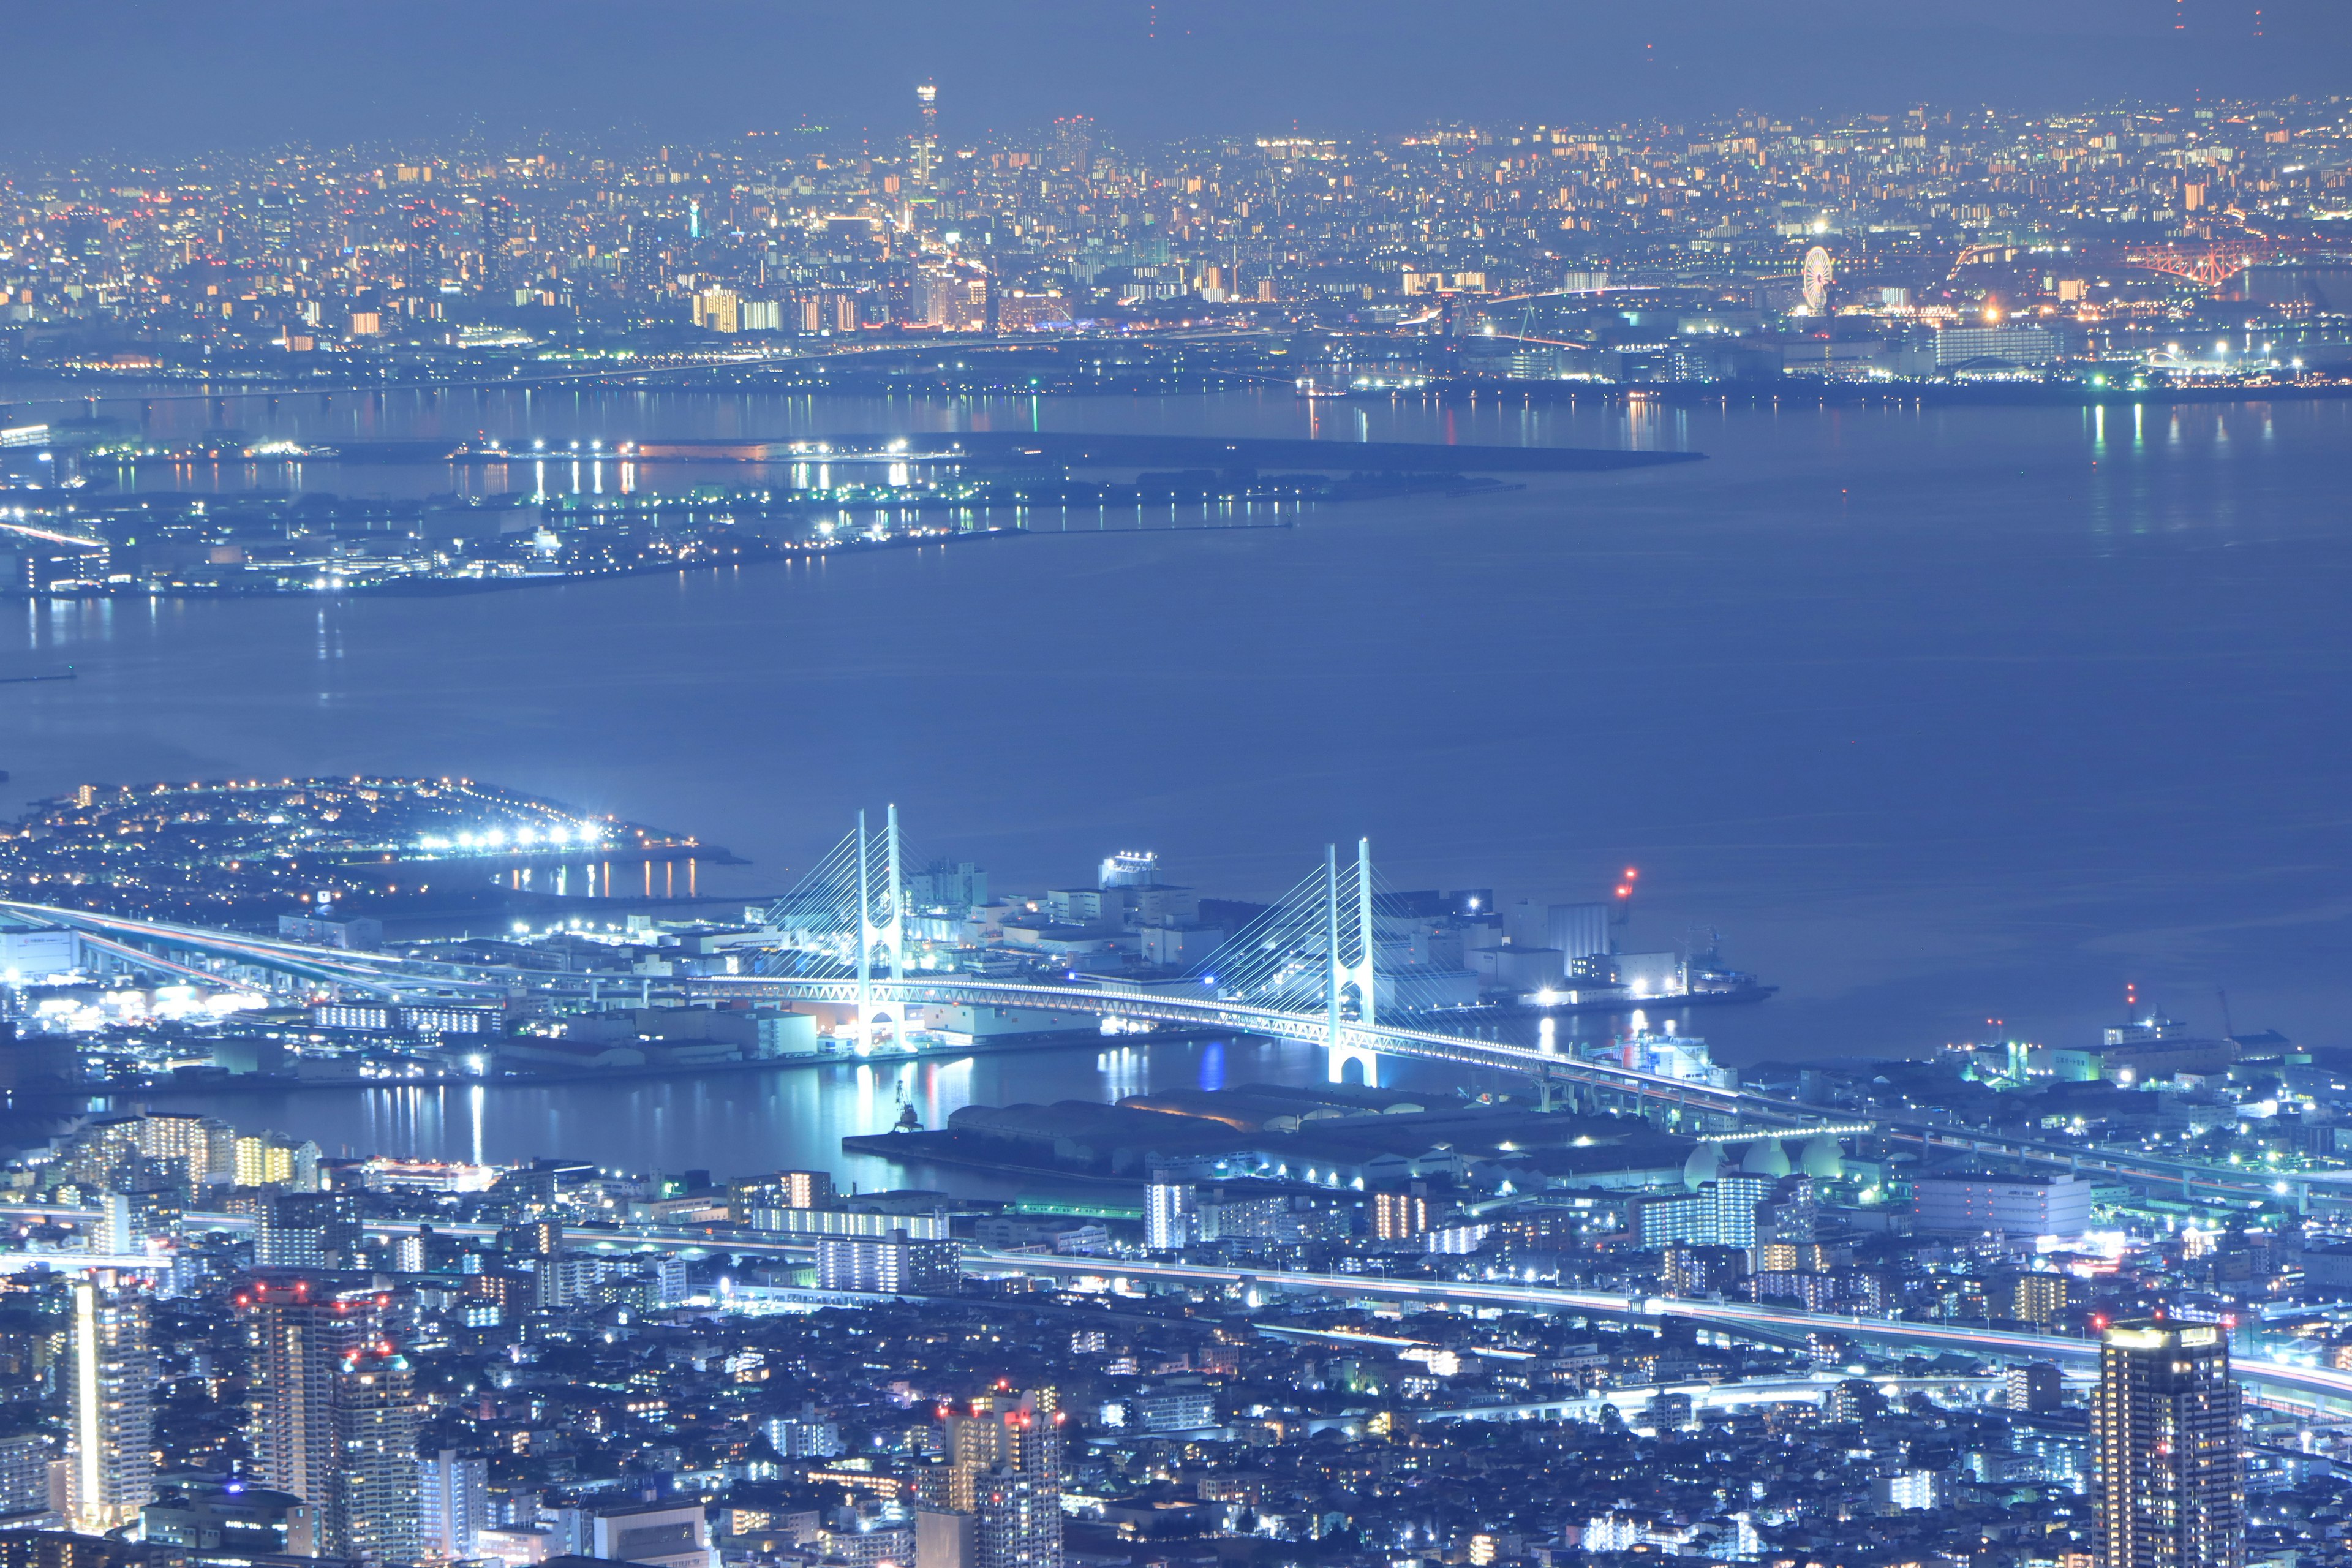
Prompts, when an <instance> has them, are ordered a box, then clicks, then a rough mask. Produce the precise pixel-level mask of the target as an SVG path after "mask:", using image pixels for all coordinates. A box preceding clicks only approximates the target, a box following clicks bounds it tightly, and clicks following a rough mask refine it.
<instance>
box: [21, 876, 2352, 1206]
mask: <svg viewBox="0 0 2352 1568" xmlns="http://www.w3.org/2000/svg"><path fill="white" fill-rule="evenodd" d="M0 916H15V917H16V918H17V919H20V920H23V921H28V922H31V923H35V924H42V925H63V926H68V927H70V928H71V929H73V930H75V931H79V932H81V933H82V934H83V935H84V936H85V937H87V938H89V940H90V941H91V942H93V943H94V944H95V945H97V946H99V947H100V948H101V949H102V950H104V951H107V952H111V953H114V954H116V955H118V956H121V957H122V958H124V959H125V961H126V962H135V963H146V964H148V965H150V966H151V967H152V968H154V969H156V970H157V971H159V972H161V973H166V974H169V975H171V976H172V977H173V978H174V979H180V980H187V981H192V982H208V983H212V984H218V983H220V980H221V977H220V976H218V975H215V974H212V973H208V972H206V971H204V970H201V969H198V968H195V967H194V966H193V965H190V964H187V963H178V962H175V961H173V960H171V959H168V958H159V957H157V956H155V955H154V954H152V953H151V952H142V951H140V948H141V944H147V945H150V946H157V947H163V948H164V949H166V950H170V951H177V952H184V953H193V954H200V955H203V956H206V957H213V958H219V959H224V960H226V961H229V962H231V963H242V964H247V965H251V966H254V967H256V968H261V969H266V970H270V971H273V972H276V973H284V974H289V975H292V976H295V977H297V978H300V979H304V980H309V981H311V982H313V983H316V984H325V985H341V986H349V987H351V988H352V989H355V990H362V991H365V992H368V993H370V994H374V995H378V996H382V997H385V998H390V999H409V1000H419V999H424V1000H439V1001H467V1000H471V1001H476V1002H488V1001H490V1000H492V999H494V998H498V997H502V996H503V995H504V994H506V993H507V992H508V991H509V990H510V989H512V988H515V987H518V986H530V987H552V988H554V989H555V990H556V991H557V992H558V994H562V992H564V991H565V990H570V991H574V992H577V993H579V994H583V995H584V994H586V993H587V990H588V988H589V987H590V986H591V985H592V984H596V983H598V982H600V981H604V980H607V979H613V978H617V977H608V976H599V975H593V974H576V973H551V972H548V971H541V970H524V969H515V968H509V967H505V966H500V965H490V964H464V963H447V962H436V961H432V960H423V959H409V958H402V957H396V956H393V955H389V954H381V953H361V952H348V951H345V950H343V949H341V948H322V947H312V946H309V945H306V944H303V943H299V942H284V941H278V940H275V939H271V938H268V937H255V936H246V935H243V934H240V933H237V932H232V931H215V930H211V929H208V928H205V927H201V926H190V925H182V924H174V923H171V922H165V921H141V920H131V919H129V918H126V917H123V916H119V915H104V914H95V913H92V912H90V911H89V910H68V909H58V908H55V907H52V906H49V905H45V904H32V903H24V902H16V901H8V900H0ZM857 989H858V987H857V982H856V980H855V979H854V978H821V979H801V978H786V977H774V978H770V977H762V976H755V975H713V976H690V977H684V978H673V979H669V980H667V981H666V982H665V983H664V990H665V991H666V992H668V993H673V994H685V995H687V996H688V997H692V998H705V999H711V1000H722V999H737V998H740V999H745V1000H751V1001H771V1002H817V1003H828V1004H832V1005H851V1004H854V1003H855V1002H856V999H857ZM867 996H868V998H869V1000H870V1001H872V1002H874V1003H877V1004H879V1005H883V1006H886V1007H889V1006H896V1007H901V1008H903V1007H906V1006H908V1005H917V1004H926V1003H931V1004H936V1003H950V1004H952V1003H965V1004H970V1005H979V1006H1005V1007H1021V1008H1030V1009H1040V1010H1046V1011H1061V1012H1069V1011H1084V1012H1088V1013H1093V1014H1096V1015H1097V1016H1105V1017H1118V1018H1129V1019H1135V1020H1138V1021H1142V1022H1151V1023H1168V1024H1175V1025H1179V1026H1190V1027H1196V1028H1203V1027H1204V1028H1217V1029H1230V1030H1232V1031H1234V1033H1236V1034H1249V1035H1259V1036H1265V1037H1273V1038H1276V1039H1286V1040H1296V1041H1299V1042H1302V1043H1306V1044H1312V1045H1322V1046H1328V1045H1330V1044H1331V1043H1332V1042H1331V1039H1330V1029H1329V1021H1328V1017H1326V1016H1322V1015H1317V1014H1297V1013H1284V1012H1278V1011H1276V1010H1275V1009H1273V1008H1269V1007H1256V1006H1251V1005H1245V1004H1243V1003H1237V1002H1229V1001H1223V1000H1220V999H1214V998H1209V997H1187V996H1179V995H1171V994H1167V993H1164V992H1154V991H1148V990H1145V989H1142V988H1141V987H1122V986H1118V985H1116V984H1112V985H1059V984H1043V983H1037V982H1024V981H996V980H980V979H973V978H967V977H962V976H952V975H951V976H945V977H940V976H933V977H929V978H922V977H918V978H914V979H909V980H904V981H891V980H884V979H875V980H870V981H869V982H868V983H867ZM1340 1032H1341V1039H1340V1042H1339V1043H1340V1044H1341V1046H1342V1047H1357V1048H1369V1049H1370V1050H1371V1051H1373V1052H1374V1053H1376V1054H1378V1055H1382V1056H1392V1057H1406V1058H1413V1059H1416V1060H1423V1061H1435V1062H1443V1063H1446V1064H1448V1065H1451V1066H1455V1067H1466V1068H1489V1069H1496V1070H1501V1071H1505V1072H1510V1073H1515V1074H1518V1075H1521V1076H1525V1077H1528V1078H1530V1079H1534V1080H1535V1081H1536V1082H1537V1083H1538V1084H1539V1085H1541V1086H1543V1087H1544V1089H1545V1091H1546V1092H1547V1094H1548V1093H1549V1089H1550V1087H1551V1086H1552V1085H1555V1084H1560V1085H1575V1086H1580V1087H1584V1088H1588V1089H1597V1090H1601V1091H1605V1092H1614V1093H1621V1094H1627V1095H1632V1096H1634V1097H1636V1098H1639V1099H1642V1100H1651V1101H1656V1102H1660V1103H1664V1104H1668V1105H1671V1106H1674V1107H1675V1108H1678V1109H1679V1110H1682V1111H1683V1112H1684V1113H1685V1115H1688V1114H1691V1113H1708V1114H1715V1115H1722V1116H1730V1117H1740V1118H1745V1119H1748V1120H1749V1121H1760V1122H1764V1123H1768V1124H1772V1123H1777V1124H1780V1125H1781V1126H1785V1127H1786V1128H1788V1129H1789V1130H1790V1131H1791V1132H1801V1131H1804V1130H1805V1129H1806V1128H1808V1127H1812V1126H1819V1125H1821V1124H1822V1121H1823V1118H1824V1111H1825V1108H1823V1107H1820V1106H1812V1105H1806V1104H1802V1103H1801V1102H1799V1101H1796V1100H1783V1099H1781V1098H1780V1097H1778V1096H1775V1095H1767V1094H1759V1093H1758V1092H1756V1091H1755V1090H1753V1089H1725V1088H1722V1087H1719V1086H1717V1085H1715V1084H1708V1083H1699V1082H1693V1081H1691V1080H1688V1079H1674V1078H1666V1077H1664V1076H1661V1075H1658V1074H1654V1073H1645V1072H1641V1071H1637V1070H1635V1069H1633V1068H1624V1067H1619V1066H1615V1065H1613V1064H1610V1063H1605V1062H1591V1061H1581V1060H1579V1059H1577V1058H1573V1057H1569V1056H1565V1055H1561V1054H1559V1053H1556V1052H1551V1051H1545V1050H1541V1049H1538V1048H1537V1047H1530V1046H1518V1045H1511V1044H1507V1043H1505V1042H1502V1041H1497V1040H1480V1039H1475V1038H1473V1037H1467V1036H1462V1035H1449V1034H1445V1033H1444V1032H1442V1031H1436V1030H1429V1029H1416V1028H1404V1027H1400V1026H1393V1025H1381V1026H1373V1027H1366V1026H1361V1025H1358V1024H1354V1023H1343V1024H1342V1025H1341V1031H1340ZM1871 1121H1872V1122H1873V1123H1874V1125H1875V1126H1876V1127H1877V1128H1878V1130H1879V1131H1882V1132H1883V1133H1885V1135H1886V1136H1888V1137H1890V1138H1893V1139H1895V1140H1896V1141H1899V1142H1911V1143H1916V1144H1917V1145H1918V1146H1919V1147H1920V1148H1921V1149H1922V1150H1923V1151H1927V1150H1937V1151H1945V1152H1956V1153H1961V1154H1968V1155H1975V1156H1979V1157H1984V1158H1990V1159H2000V1160H2019V1161H2025V1162H2029V1163H2036V1164H2041V1165H2046V1166H2053V1167H2057V1168H2061V1169H2065V1170H2069V1171H2091V1172H2097V1173H2102V1174H2105V1175H2110V1176H2114V1177H2116V1178H2119V1179H2121V1180H2124V1181H2127V1182H2132V1183H2137V1184H2141V1185H2144V1186H2149V1187H2156V1188H2172V1189H2176V1190H2179V1191H2180V1192H2182V1193H2183V1194H2189V1193H2192V1192H2204V1193H2207V1194H2212V1195H2216V1196H2220V1197H2223V1198H2228V1199H2231V1200H2234V1201H2239V1202H2255V1201H2262V1202H2274V1201H2277V1200H2278V1199H2280V1198H2283V1197H2291V1198H2293V1199H2294V1202H2295V1203H2296V1204H2297V1205H2298V1206H2305V1207H2307V1206H2309V1205H2311V1204H2313V1203H2326V1204H2334V1205H2352V1184H2347V1185H2345V1186H2342V1187H2338V1186H2333V1185H2328V1184H2304V1183H2301V1182H2298V1181H2296V1180H2294V1178H2292V1177H2280V1176H2275V1175H2269V1174H2262V1173H2239V1172H2235V1171H2229V1170H2223V1169H2220V1168H2217V1167H2214V1166H2210V1165H2201V1164H2196V1163H2190V1162H2187V1161H2180V1160H2168V1159H2165V1158H2163V1157H2162V1156H2158V1155H2149V1154H2143V1153H2137V1152H2133V1153H2128V1154H2126V1153H2117V1152H2112V1151H2102V1150H2100V1149H2098V1148H2097V1147H2096V1146H2095V1145H2088V1144H2078V1143H2058V1142H2044V1141H2042V1140H2039V1139H2030V1138H2021V1137H2017V1136H2014V1135H2006V1134H1995V1133H1990V1132H1987V1131H1979V1130H1970V1129H1967V1128H1962V1127H1958V1126H1955V1125H1954V1124H1952V1123H1950V1122H1948V1121H1934V1120H1931V1119H1928V1118H1925V1117H1904V1116H1885V1115H1874V1116H1873V1117H1872V1118H1871Z"/></svg>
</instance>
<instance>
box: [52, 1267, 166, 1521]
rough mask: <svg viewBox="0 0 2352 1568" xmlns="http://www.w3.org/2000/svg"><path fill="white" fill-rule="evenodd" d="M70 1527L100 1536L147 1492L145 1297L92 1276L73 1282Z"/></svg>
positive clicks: (150, 1361) (151, 1434)
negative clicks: (112, 1286) (113, 1287)
mask: <svg viewBox="0 0 2352 1568" xmlns="http://www.w3.org/2000/svg"><path fill="white" fill-rule="evenodd" d="M73 1377H74V1385H73V1453H72V1458H73V1466H72V1471H71V1474H72V1499H73V1518H74V1528H75V1529H77V1530H79V1531H84V1532H86V1533H89V1534H102V1533H104V1532H105V1531H110V1530H113V1529H115V1528H117V1527H118V1526H121V1525H124V1524H127V1523H129V1522H130V1521H132V1520H134V1519H136V1518H138V1517H139V1510H141V1509H142V1508H143V1507H145V1506H146V1504H147V1501H148V1500H149V1499H151V1498H152V1497H153V1496H154V1495H155V1411H154V1405H153V1404H152V1390H153V1388H154V1386H155V1357H154V1352H152V1349H151V1348H150V1347H149V1343H148V1337H147V1303H146V1302H145V1301H143V1300H141V1299H139V1298H138V1297H137V1296H134V1295H131V1294H129V1293H127V1292H124V1291H119V1290H114V1289H109V1288H107V1287H106V1286H104V1285H101V1284H100V1283H99V1282H98V1281H96V1280H90V1279H79V1280H76V1281H75V1282H74V1286H73Z"/></svg>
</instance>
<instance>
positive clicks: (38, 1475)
mask: <svg viewBox="0 0 2352 1568" xmlns="http://www.w3.org/2000/svg"><path fill="white" fill-rule="evenodd" d="M54 1457H55V1456H54V1455H53V1453H52V1452H51V1450H50V1447H49V1439H48V1436H47V1434H46V1433H43V1432H40V1431H37V1430H26V1431H20V1432H7V1433H0V1530H27V1529H29V1530H56V1529H59V1528H61V1527H62V1526H63V1525H64V1523H65V1521H64V1520H63V1519H62V1518H60V1517H59V1516H58V1514H56V1513H55V1512H53V1511H51V1504H50V1501H49V1463H50V1460H51V1459H52V1458H54Z"/></svg>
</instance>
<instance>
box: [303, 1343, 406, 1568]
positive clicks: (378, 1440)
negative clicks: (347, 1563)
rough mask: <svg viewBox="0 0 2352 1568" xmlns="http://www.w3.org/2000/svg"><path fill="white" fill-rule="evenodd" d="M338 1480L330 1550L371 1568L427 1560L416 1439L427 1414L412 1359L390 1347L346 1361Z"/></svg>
mask: <svg viewBox="0 0 2352 1568" xmlns="http://www.w3.org/2000/svg"><path fill="white" fill-rule="evenodd" d="M332 1399H333V1412H334V1430H335V1475H334V1479H333V1481H332V1484H331V1487H330V1489H329V1491H328V1497H327V1531H326V1533H327V1542H328V1549H329V1550H330V1551H331V1552H338V1553H341V1555H343V1556H346V1557H356V1558H358V1559H359V1560H360V1561H361V1562H362V1563H415V1562H416V1561H417V1560H418V1559H420V1558H421V1557H423V1556H424V1555H425V1530H424V1515H423V1497H422V1488H421V1486H420V1484H419V1483H420V1479H421V1478H420V1477H419V1476H418V1474H417V1468H416V1439H417V1437H418V1436H419V1435H420V1434H421V1433H422V1431H423V1430H424V1425H425V1410H424V1406H423V1405H420V1404H418V1403H417V1398H416V1379H415V1373H413V1372H412V1371H411V1370H410V1368H409V1364H408V1358H407V1357H405V1356H404V1355H402V1354H400V1353H399V1352H397V1351H394V1349H393V1348H392V1347H391V1345H390V1344H388V1343H386V1342H383V1341H377V1342H373V1343H371V1344H367V1345H363V1346H362V1347H360V1348H359V1349H356V1350H354V1351H352V1352H351V1353H350V1354H348V1355H347V1356H345V1357H344V1359H343V1363H342V1365H341V1367H339V1368H338V1369H337V1370H336V1374H335V1380H334V1386H333V1394H332Z"/></svg>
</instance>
